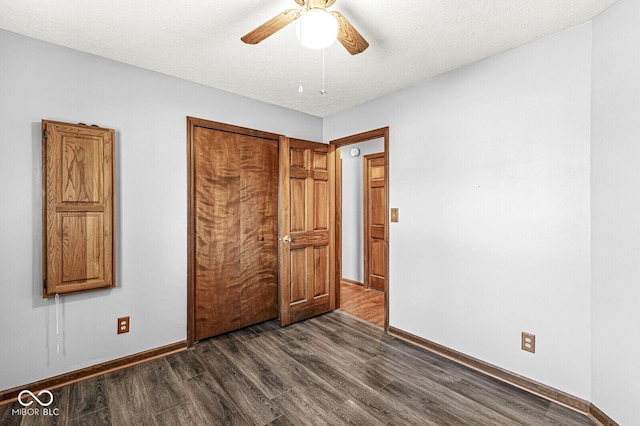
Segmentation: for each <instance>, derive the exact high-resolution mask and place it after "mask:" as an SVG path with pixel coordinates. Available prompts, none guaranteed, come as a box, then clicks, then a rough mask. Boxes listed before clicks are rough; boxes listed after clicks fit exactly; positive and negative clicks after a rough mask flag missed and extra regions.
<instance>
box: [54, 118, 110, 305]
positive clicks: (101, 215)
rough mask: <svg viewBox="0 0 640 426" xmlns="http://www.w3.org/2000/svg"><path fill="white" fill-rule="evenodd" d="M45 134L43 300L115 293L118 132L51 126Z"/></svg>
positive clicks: (92, 128)
mask: <svg viewBox="0 0 640 426" xmlns="http://www.w3.org/2000/svg"><path fill="white" fill-rule="evenodd" d="M42 130H43V138H42V168H43V171H42V179H43V182H42V188H43V203H42V205H43V254H44V256H43V279H44V280H45V281H46V287H45V288H43V296H44V297H52V296H55V295H56V294H69V293H78V292H81V291H87V290H95V289H100V288H111V287H114V286H115V273H114V271H115V207H114V206H115V204H114V200H115V193H114V179H115V165H114V158H115V157H114V156H115V131H114V130H112V129H102V128H99V127H93V126H85V125H78V124H68V123H60V122H55V121H48V120H43V121H42ZM45 135H46V137H45Z"/></svg>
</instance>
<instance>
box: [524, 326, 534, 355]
mask: <svg viewBox="0 0 640 426" xmlns="http://www.w3.org/2000/svg"><path fill="white" fill-rule="evenodd" d="M522 350H523V351H527V352H531V353H532V354H534V353H536V336H534V335H533V334H530V333H525V332H524V331H523V332H522Z"/></svg>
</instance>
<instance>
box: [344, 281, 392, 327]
mask: <svg viewBox="0 0 640 426" xmlns="http://www.w3.org/2000/svg"><path fill="white" fill-rule="evenodd" d="M340 310H341V311H344V312H347V313H348V314H351V315H353V316H356V317H358V318H361V319H363V320H365V321H368V322H370V323H372V324H375V325H377V326H379V327H384V293H383V292H381V291H377V290H373V289H368V288H364V287H363V286H361V285H357V284H351V283H348V282H344V281H343V282H341V283H340Z"/></svg>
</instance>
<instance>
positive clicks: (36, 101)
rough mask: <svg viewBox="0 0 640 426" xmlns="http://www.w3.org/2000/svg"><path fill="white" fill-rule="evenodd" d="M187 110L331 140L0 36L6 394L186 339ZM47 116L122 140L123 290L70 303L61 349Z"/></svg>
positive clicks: (2, 384)
mask: <svg viewBox="0 0 640 426" xmlns="http://www.w3.org/2000/svg"><path fill="white" fill-rule="evenodd" d="M187 115H192V116H196V117H200V118H206V119H210V120H214V121H220V122H225V123H230V124H236V125H240V126H245V127H250V128H255V129H260V130H265V131H270V132H274V133H281V134H286V135H289V136H292V137H297V138H302V139H310V140H320V139H321V138H322V120H321V119H319V118H317V117H312V116H308V115H305V114H301V113H296V112H292V111H289V110H286V109H283V108H278V107H275V106H271V105H267V104H263V103H259V102H256V101H252V100H249V99H247V98H243V97H239V96H236V95H232V94H229V93H226V92H221V91H218V90H214V89H210V88H206V87H203V86H200V85H197V84H193V83H188V82H185V81H182V80H178V79H175V78H171V77H167V76H164V75H160V74H156V73H151V72H148V71H144V70H141V69H137V68H134V67H131V66H127V65H123V64H121V63H117V62H113V61H108V60H105V59H102V58H98V57H95V56H91V55H87V54H84V53H80V52H76V51H72V50H69V49H65V48H61V47H58V46H55V45H52V44H48V43H44V42H40V41H36V40H33V39H29V38H25V37H22V36H18V35H15V34H12V33H9V32H5V31H0V195H1V197H2V204H1V205H2V207H1V208H0V289H1V294H0V324H2V326H1V327H0V342H1V343H0V360H1V361H0V390H4V389H9V388H12V387H15V386H20V385H23V384H26V383H29V382H32V381H36V380H40V379H43V378H46V377H52V376H55V375H57V374H61V373H64V372H68V371H73V370H77V369H79V368H83V367H86V366H90V365H94V364H97V363H100V362H104V361H108V360H112V359H116V358H120V357H123V356H127V355H131V354H134V353H138V352H141V351H144V350H147V349H152V348H156V347H159V346H163V345H167V344H170V343H174V342H178V341H183V340H185V339H186V280H187V270H186V265H187V260H186V257H187V247H186V241H187V212H186V206H187V170H186V164H187V161H186V116H187ZM41 119H50V120H59V121H66V122H83V123H87V124H94V123H95V124H99V125H100V126H104V127H110V128H114V129H115V130H116V140H117V142H116V151H117V152H116V157H117V166H116V169H117V171H116V175H117V178H116V179H117V183H116V189H117V245H118V251H117V288H115V289H113V290H106V291H105V290H103V291H96V292H91V293H87V294H83V295H69V296H64V297H62V298H61V304H60V307H59V315H60V317H59V318H60V332H61V337H60V353H57V350H56V334H55V331H56V320H55V307H54V302H53V300H44V299H42V297H41V285H42V283H41V276H42V268H41V264H42V254H41V251H42V231H41V214H42V213H41V212H42V210H41V209H42V204H41V156H40V155H41V154H40V153H41V151H40V144H41V142H40V120H41ZM124 315H130V316H131V332H130V333H129V334H123V335H120V336H118V335H116V319H117V317H119V316H124Z"/></svg>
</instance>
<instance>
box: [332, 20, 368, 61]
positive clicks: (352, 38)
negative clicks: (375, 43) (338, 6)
mask: <svg viewBox="0 0 640 426" xmlns="http://www.w3.org/2000/svg"><path fill="white" fill-rule="evenodd" d="M330 13H331V14H332V15H333V16H334V17H335V18H336V20H337V21H338V41H339V42H340V44H342V45H343V46H344V48H345V49H347V51H348V52H349V53H350V54H352V55H357V54H358V53H362V52H364V51H365V50H367V48H368V47H369V43H368V42H367V40H365V39H364V37H362V34H360V33H359V32H358V30H356V29H355V28H354V26H353V25H351V22H349V20H347V18H345V17H344V15H342V14H341V13H340V12H337V11H335V10H334V11H333V12H330Z"/></svg>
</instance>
